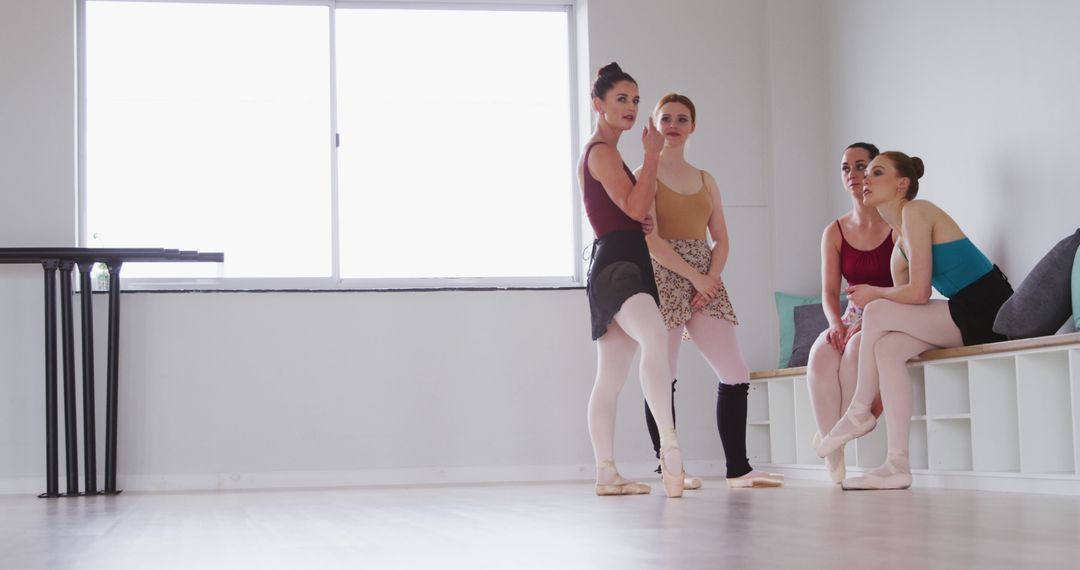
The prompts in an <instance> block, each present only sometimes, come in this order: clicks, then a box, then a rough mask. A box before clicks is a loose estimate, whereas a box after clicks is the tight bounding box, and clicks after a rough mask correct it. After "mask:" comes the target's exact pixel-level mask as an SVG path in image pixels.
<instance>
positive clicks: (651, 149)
mask: <svg viewBox="0 0 1080 570" xmlns="http://www.w3.org/2000/svg"><path fill="white" fill-rule="evenodd" d="M641 145H642V146H644V147H645V155H646V156H648V155H650V154H654V155H659V154H660V150H661V149H663V148H664V135H663V134H661V133H660V131H658V130H656V125H655V124H653V120H652V117H651V116H650V117H649V120H648V122H647V123H646V124H645V128H644V130H642V131H641Z"/></svg>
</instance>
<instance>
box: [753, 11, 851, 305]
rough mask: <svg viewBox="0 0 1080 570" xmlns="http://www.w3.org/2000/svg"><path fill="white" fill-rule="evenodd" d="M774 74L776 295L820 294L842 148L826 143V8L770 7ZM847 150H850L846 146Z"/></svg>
mask: <svg viewBox="0 0 1080 570" xmlns="http://www.w3.org/2000/svg"><path fill="white" fill-rule="evenodd" d="M766 6H767V8H766V9H767V14H768V26H767V28H766V31H765V35H766V37H767V45H768V59H767V64H766V69H767V71H768V74H769V92H768V97H769V123H768V126H769V130H768V133H769V139H770V141H769V142H770V144H769V152H768V153H766V155H765V156H766V157H767V159H768V161H769V167H770V168H769V184H770V186H771V193H770V194H771V196H770V197H771V200H772V204H773V208H772V213H773V242H774V250H773V252H774V255H773V272H774V274H775V287H774V289H776V290H779V291H784V292H786V293H793V294H798V295H810V294H817V293H818V292H820V291H821V277H820V275H821V271H820V267H821V263H820V259H821V255H820V251H821V248H820V243H821V240H820V237H821V231H822V229H824V227H825V225H826V224H827V223H829V221H830V220H831V219H834V218H835V217H836V216H837V215H839V214H840V213H841V212H842V211H843V210H841V211H836V210H835V209H834V208H833V207H832V202H831V201H829V200H823V199H822V197H823V196H825V195H827V194H828V193H830V192H832V193H837V194H839V192H840V190H841V188H840V183H839V176H837V174H836V173H837V171H838V169H837V168H836V167H835V165H837V164H839V161H840V158H839V156H840V154H841V151H840V149H842V148H843V146H841V147H839V148H834V147H833V146H830V145H829V144H827V142H828V141H829V140H831V138H830V137H829V128H830V117H829V115H828V113H826V112H825V111H826V109H828V101H829V99H828V97H829V94H828V86H829V82H828V76H827V74H826V71H827V70H828V59H827V57H828V53H827V39H826V37H825V22H824V9H823V4H822V3H821V2H818V1H806V0H773V1H770V2H768V3H767V4H766ZM845 146H846V145H845Z"/></svg>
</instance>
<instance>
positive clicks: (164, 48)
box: [83, 0, 578, 286]
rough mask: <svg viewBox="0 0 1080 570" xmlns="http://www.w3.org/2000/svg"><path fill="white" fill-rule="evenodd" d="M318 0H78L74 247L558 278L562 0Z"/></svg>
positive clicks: (316, 272)
mask: <svg viewBox="0 0 1080 570" xmlns="http://www.w3.org/2000/svg"><path fill="white" fill-rule="evenodd" d="M331 10H333V9H332V8H330V7H329V6H315V5H301V6H289V5H277V4H218V3H212V2H211V3H176V2H128V1H112V0H87V2H86V19H85V22H86V24H85V26H86V27H85V31H84V35H85V62H86V72H85V77H86V79H85V83H84V89H85V100H86V111H87V112H86V131H85V139H84V140H85V147H84V152H85V181H84V187H85V200H84V202H83V207H84V208H85V220H86V225H85V227H84V228H83V232H84V234H85V236H86V240H85V242H84V245H87V246H90V247H178V248H183V249H198V250H202V251H223V252H225V259H226V263H224V264H136V265H132V266H130V268H125V270H124V274H125V276H126V277H129V278H139V277H144V278H145V277H170V278H178V279H189V278H209V279H213V278H298V277H299V278H309V277H313V278H324V279H326V281H325V283H326V284H327V285H328V286H333V281H331V280H330V279H328V278H329V277H331V276H338V277H340V278H342V279H369V278H373V279H402V280H414V279H425V278H435V279H439V278H465V279H469V278H480V279H498V278H510V279H514V278H541V279H547V278H567V279H569V278H572V277H573V275H574V274H575V268H576V267H577V261H578V258H577V256H576V252H575V248H574V230H573V228H574V227H575V222H574V219H573V217H574V209H575V208H574V197H573V192H572V188H573V167H574V160H573V156H572V137H573V133H572V125H571V107H570V104H571V101H570V83H569V82H570V53H569V29H568V26H569V18H568V17H567V14H566V12H565V11H543V10H521V11H514V10H502V9H494V10H487V9H482V8H477V9H440V8H433V9H378V8H363V7H352V8H343V7H339V8H338V9H336V10H333V11H331ZM331 15H333V18H331ZM331 22H333V24H334V38H335V41H336V45H335V46H334V49H335V63H336V69H332V68H331V60H330V41H331V40H330V31H331ZM332 85H333V86H334V88H335V89H336V94H332V92H331V86H332ZM332 95H333V97H336V116H335V115H334V109H332V108H331V100H332ZM335 120H336V125H337V129H336V130H337V132H338V133H340V137H341V139H340V140H341V146H340V147H339V148H337V149H336V153H337V163H336V164H337V171H336V173H335V171H334V162H333V160H332V158H333V153H334V152H335V150H334V147H333V144H332V141H333V135H334V132H333V129H332V125H333V124H334V121H335ZM335 174H336V178H337V187H336V189H337V198H338V200H337V210H336V211H335V210H334V201H333V200H332V197H333V191H334V186H333V180H334V176H335ZM335 219H336V220H337V229H338V234H337V236H336V238H337V240H338V245H339V260H338V261H339V263H338V266H337V267H336V268H335V267H334V259H333V256H332V253H333V241H334V239H335V236H334V235H333V229H334V224H333V221H334V220H335ZM403 283H404V282H403ZM381 286H386V283H385V281H383V282H381Z"/></svg>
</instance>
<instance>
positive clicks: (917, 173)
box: [911, 156, 926, 178]
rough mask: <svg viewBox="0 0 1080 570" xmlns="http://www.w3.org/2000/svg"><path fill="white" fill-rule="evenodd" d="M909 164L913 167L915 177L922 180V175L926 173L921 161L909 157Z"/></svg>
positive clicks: (914, 157) (917, 158)
mask: <svg viewBox="0 0 1080 570" xmlns="http://www.w3.org/2000/svg"><path fill="white" fill-rule="evenodd" d="M911 164H912V165H913V166H914V167H915V176H916V177H918V178H922V175H923V173H924V172H926V167H925V166H923V161H922V159H921V158H919V157H917V156H913V157H911Z"/></svg>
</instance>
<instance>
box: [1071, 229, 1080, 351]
mask: <svg viewBox="0 0 1080 570" xmlns="http://www.w3.org/2000/svg"><path fill="white" fill-rule="evenodd" d="M1072 310H1073V321H1074V322H1075V325H1076V330H1078V331H1080V247H1078V248H1076V257H1075V258H1073V270H1072Z"/></svg>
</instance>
